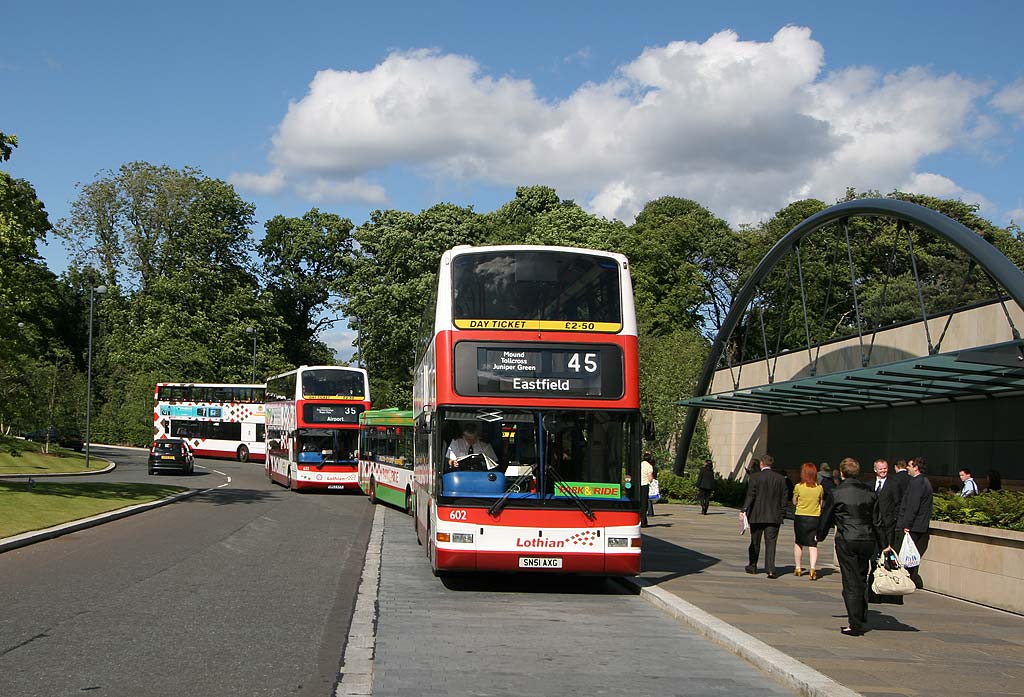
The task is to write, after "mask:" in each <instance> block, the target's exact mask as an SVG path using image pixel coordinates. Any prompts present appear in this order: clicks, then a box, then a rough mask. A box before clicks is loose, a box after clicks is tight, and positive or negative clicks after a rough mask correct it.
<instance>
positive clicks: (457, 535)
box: [452, 532, 473, 544]
mask: <svg viewBox="0 0 1024 697" xmlns="http://www.w3.org/2000/svg"><path fill="white" fill-rule="evenodd" d="M452 542H461V543H463V544H473V533H471V532H453V533H452Z"/></svg>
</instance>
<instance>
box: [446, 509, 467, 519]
mask: <svg viewBox="0 0 1024 697" xmlns="http://www.w3.org/2000/svg"><path fill="white" fill-rule="evenodd" d="M448 518H449V519H450V520H465V519H466V511H465V509H462V508H456V509H455V510H452V511H448Z"/></svg>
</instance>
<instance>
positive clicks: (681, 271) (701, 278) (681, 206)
mask: <svg viewBox="0 0 1024 697" xmlns="http://www.w3.org/2000/svg"><path fill="white" fill-rule="evenodd" d="M622 248H623V251H624V252H625V253H626V255H627V256H628V257H629V259H630V261H631V262H632V264H631V267H632V269H633V285H634V291H635V293H636V298H637V310H638V312H639V314H640V316H641V318H642V321H641V326H642V327H643V328H644V329H645V330H647V331H650V332H653V333H654V334H665V333H670V332H672V331H674V330H675V329H677V328H678V327H680V326H683V327H690V328H697V329H699V330H702V331H706V332H708V333H710V332H712V331H714V330H715V329H716V328H717V327H718V326H720V325H721V323H722V320H724V318H725V313H726V312H728V309H729V304H730V303H731V300H732V298H731V291H732V287H733V286H734V285H735V279H736V262H737V253H738V250H737V239H736V235H735V234H734V233H733V231H732V229H731V228H730V227H729V225H728V224H727V223H726V222H725V221H724V220H721V219H720V218H718V217H716V216H715V215H714V214H712V213H711V211H709V210H707V209H706V208H704V207H703V206H701V205H700V204H698V203H696V202H695V201H690V200H687V199H681V198H676V197H672V196H666V197H663V198H660V199H657V200H655V201H651V202H650V203H648V204H647V205H646V206H644V208H643V210H641V211H640V213H639V214H638V215H637V217H636V222H634V224H633V225H632V226H631V227H630V228H629V232H628V235H626V236H625V238H624V240H623V241H622Z"/></svg>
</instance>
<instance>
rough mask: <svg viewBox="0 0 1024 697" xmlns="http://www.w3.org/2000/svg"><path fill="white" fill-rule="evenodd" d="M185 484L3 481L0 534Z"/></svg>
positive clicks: (45, 524)
mask: <svg viewBox="0 0 1024 697" xmlns="http://www.w3.org/2000/svg"><path fill="white" fill-rule="evenodd" d="M182 491H187V489H186V488H185V487H180V486H166V485H163V484H124V483H116V482H88V483H70V482H54V481H36V484H35V487H34V488H32V489H30V488H29V486H28V482H27V481H24V482H0V538H2V537H10V536H11V535H18V534H21V533H23V532H28V531H30V530H42V529H43V528H48V527H50V526H51V525H58V524H60V523H67V522H69V521H72V520H79V519H81V518H88V517H89V516H93V515H96V514H97V513H105V512H107V511H113V510H116V509H118V508H124V507H125V506H133V505H135V504H137V503H146V502H148V501H155V500H157V499H162V498H164V497H165V496H171V495H172V494H177V493H179V492H182Z"/></svg>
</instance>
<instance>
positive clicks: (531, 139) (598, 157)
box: [270, 27, 1010, 222]
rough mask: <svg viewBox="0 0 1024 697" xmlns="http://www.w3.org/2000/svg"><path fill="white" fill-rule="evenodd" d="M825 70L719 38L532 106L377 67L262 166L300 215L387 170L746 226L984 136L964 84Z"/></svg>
mask: <svg viewBox="0 0 1024 697" xmlns="http://www.w3.org/2000/svg"><path fill="white" fill-rule="evenodd" d="M824 65H825V51H824V48H823V47H822V46H821V44H819V43H818V42H816V41H814V40H813V39H812V38H811V32H810V30H809V29H806V28H802V27H784V28H782V29H780V30H779V31H778V32H777V33H776V34H775V36H774V37H772V39H771V41H767V42H754V41H741V40H740V39H739V37H738V36H737V35H736V33H735V32H732V31H722V32H719V33H718V34H715V35H713V36H711V37H710V38H708V39H707V40H706V41H704V42H692V41H677V42H672V43H670V44H668V45H665V46H660V47H652V48H648V49H646V50H644V51H643V52H642V53H641V55H639V56H638V57H637V58H636V59H635V60H633V61H631V62H629V63H627V64H625V65H622V66H620V67H619V68H618V69H617V70H616V71H615V72H614V73H613V74H612V75H610V76H609V77H608V79H607V80H605V81H604V82H588V83H585V84H583V85H580V86H579V87H578V88H577V89H576V90H575V91H574V92H573V93H572V94H570V95H568V96H567V97H565V98H564V99H561V100H545V99H542V98H540V97H539V96H538V95H537V94H536V91H535V89H534V86H533V84H532V83H531V82H530V81H529V80H524V79H516V78H512V77H507V76H503V77H495V76H492V75H488V74H485V73H484V71H483V70H482V68H481V67H480V65H479V64H478V63H477V62H476V61H474V60H473V59H471V58H469V57H465V56H458V55H451V54H443V53H440V52H438V51H433V50H416V51H408V52H394V53H391V54H390V55H388V56H387V57H386V58H385V59H384V60H383V61H382V62H381V63H380V64H378V65H377V66H375V67H373V68H372V69H370V70H367V71H362V72H360V71H339V70H324V71H321V72H319V73H317V75H316V77H315V78H314V79H313V81H312V83H311V84H310V87H309V93H308V94H307V95H306V96H305V97H303V98H302V99H301V100H299V101H297V102H293V103H292V104H291V105H290V106H289V109H288V113H287V115H286V116H285V118H284V120H283V121H282V122H281V124H280V125H279V127H278V129H277V133H276V135H275V136H274V139H273V148H272V152H271V154H270V163H271V166H272V168H273V169H274V171H280V172H283V173H285V175H283V176H286V178H287V180H288V181H289V182H291V185H292V186H294V187H295V190H296V191H297V192H299V193H300V195H302V196H304V197H306V198H308V199H310V200H317V201H319V200H324V199H335V200H337V199H344V200H360V201H369V202H373V203H380V202H382V201H383V200H385V199H386V193H385V191H384V189H383V188H381V187H380V185H379V184H376V183H373V181H372V180H373V177H374V176H375V175H379V174H381V173H384V172H387V171H394V170H395V169H396V168H403V167H404V168H412V169H413V171H415V172H418V173H419V174H420V175H422V176H434V177H443V178H444V177H447V178H454V179H460V180H464V181H480V182H486V183H489V184H498V185H502V186H513V185H521V184H534V183H546V184H550V185H552V186H555V187H556V188H557V189H558V191H559V194H561V195H562V196H563V197H566V198H573V199H575V200H579V201H588V202H589V205H590V207H591V210H593V211H594V212H597V213H599V214H601V215H605V216H608V217H618V218H621V219H624V220H627V221H628V220H631V218H632V216H633V215H634V214H635V213H636V212H637V210H638V209H639V207H640V206H642V205H643V204H644V203H645V202H647V201H649V200H651V199H654V198H657V197H659V196H664V195H677V196H684V197H687V198H692V199H695V200H697V201H699V202H701V203H703V204H705V205H707V206H708V207H710V208H711V209H712V210H714V211H715V212H716V213H718V214H719V215H723V216H725V217H726V218H728V219H729V220H731V221H732V222H750V221H753V220H756V219H757V218H759V217H763V216H765V215H769V214H770V213H771V212H773V211H775V210H777V209H778V208H780V207H781V206H783V205H785V204H786V203H788V202H789V201H792V200H794V199H797V198H802V197H808V196H814V197H817V198H821V199H823V200H825V201H830V200H833V199H835V198H837V197H839V196H841V195H842V194H843V193H844V191H845V190H846V188H847V187H848V186H853V187H857V188H859V189H877V190H880V191H887V190H891V189H894V188H899V187H901V186H902V185H904V184H905V183H906V182H908V181H915V177H922V178H923V179H921V181H925V182H927V181H929V180H928V179H927V177H928V176H931V175H927V174H920V175H919V174H918V172H917V167H918V166H919V163H920V162H921V161H922V159H923V158H925V157H927V156H929V155H932V154H935V153H940V152H943V151H947V150H949V149H951V148H953V147H957V146H961V145H965V144H967V143H969V142H970V141H971V140H972V139H973V140H975V141H976V140H978V139H979V138H984V137H986V136H987V135H988V134H990V133H991V132H992V124H991V122H990V121H986V120H985V117H984V116H983V115H980V114H979V113H977V103H978V101H979V100H980V99H982V98H983V97H984V96H985V95H986V93H987V90H988V88H987V87H986V86H985V85H982V84H980V83H977V82H972V81H971V80H967V79H965V78H962V77H960V76H958V75H955V74H948V75H935V74H933V73H932V72H930V71H929V70H927V69H924V68H918V67H911V68H908V69H906V70H904V71H902V72H898V73H892V74H880V73H878V72H877V71H875V70H872V69H870V68H851V69H846V70H842V71H838V72H834V73H828V74H823V72H822V71H823V68H824ZM1008 89H1009V88H1008ZM1004 92H1006V90H1004ZM1000 94H1003V93H1000ZM1007 94H1009V93H1007ZM1008 103H1010V101H1009V97H1006V98H1004V99H1003V100H1002V101H1001V102H1000V104H1008ZM1001 108H1002V107H1001ZM932 183H934V182H932ZM950 184H951V186H952V187H956V184H955V183H953V182H951V183H950ZM956 188H957V189H958V187H956ZM965 193H970V192H965Z"/></svg>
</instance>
